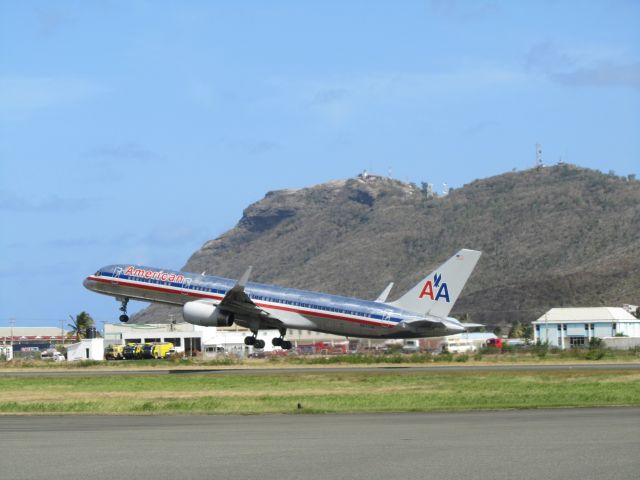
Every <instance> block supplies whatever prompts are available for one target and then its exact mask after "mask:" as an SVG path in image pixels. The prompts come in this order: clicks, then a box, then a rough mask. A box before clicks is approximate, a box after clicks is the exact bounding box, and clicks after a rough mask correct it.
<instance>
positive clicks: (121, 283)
mask: <svg viewBox="0 0 640 480" xmlns="http://www.w3.org/2000/svg"><path fill="white" fill-rule="evenodd" d="M87 278H88V279H89V280H93V281H94V282H100V283H105V284H108V285H118V286H125V287H131V288H140V289H143V290H151V291H154V292H162V293H173V294H175V295H178V296H179V297H194V298H203V299H210V300H222V299H223V298H224V296H222V295H212V294H206V293H203V292H191V291H189V290H184V289H181V288H180V287H159V286H157V285H140V284H139V283H129V282H130V280H122V279H119V280H116V279H113V278H111V279H107V278H104V277H94V276H93V275H92V276H89V277H87ZM185 303H186V302H185ZM253 303H255V304H256V305H257V306H258V307H261V308H270V309H273V310H283V311H285V312H293V313H299V314H301V315H309V316H311V317H319V318H329V319H332V320H342V321H346V322H355V323H361V324H364V325H372V326H374V327H385V328H393V327H394V326H395V324H394V325H389V324H386V323H378V322H376V321H374V320H362V319H359V318H349V317H341V316H338V315H332V314H330V313H323V312H316V311H311V312H310V311H308V310H300V309H297V308H291V307H284V306H282V305H272V304H266V303H257V302H253Z"/></svg>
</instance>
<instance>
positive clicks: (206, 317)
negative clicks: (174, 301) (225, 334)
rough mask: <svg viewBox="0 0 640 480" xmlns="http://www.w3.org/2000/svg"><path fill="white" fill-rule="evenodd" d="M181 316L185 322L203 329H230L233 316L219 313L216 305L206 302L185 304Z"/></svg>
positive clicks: (199, 301)
mask: <svg viewBox="0 0 640 480" xmlns="http://www.w3.org/2000/svg"><path fill="white" fill-rule="evenodd" d="M182 316H183V317H184V319H185V321H186V322H189V323H192V324H194V325H201V326H203V327H230V326H231V325H233V314H229V313H223V312H221V311H220V309H219V308H218V307H217V306H216V305H214V304H212V303H210V302H208V301H206V300H195V301H193V302H187V303H185V304H184V307H182Z"/></svg>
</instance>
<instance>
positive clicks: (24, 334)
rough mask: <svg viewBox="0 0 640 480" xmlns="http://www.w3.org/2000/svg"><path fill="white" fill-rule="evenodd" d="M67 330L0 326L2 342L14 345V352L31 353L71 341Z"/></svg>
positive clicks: (17, 354) (0, 340)
mask: <svg viewBox="0 0 640 480" xmlns="http://www.w3.org/2000/svg"><path fill="white" fill-rule="evenodd" d="M69 340H70V339H69V337H67V334H66V332H65V331H64V330H63V329H62V328H57V327H16V326H13V327H0V344H2V345H13V353H14V354H16V356H20V355H21V354H24V355H29V354H33V352H41V351H43V350H47V349H49V348H52V347H54V346H56V345H61V344H64V343H66V342H69Z"/></svg>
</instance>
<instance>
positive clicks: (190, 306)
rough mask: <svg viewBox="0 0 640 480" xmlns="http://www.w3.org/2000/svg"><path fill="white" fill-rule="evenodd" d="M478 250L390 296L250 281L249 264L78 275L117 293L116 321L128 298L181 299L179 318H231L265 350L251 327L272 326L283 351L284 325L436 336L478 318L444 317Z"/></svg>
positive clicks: (113, 268) (352, 333)
mask: <svg viewBox="0 0 640 480" xmlns="http://www.w3.org/2000/svg"><path fill="white" fill-rule="evenodd" d="M479 258H480V252H478V251H476V250H467V249H463V250H460V251H459V252H458V253H456V254H455V255H454V256H453V257H451V258H450V259H449V260H447V261H446V262H445V263H444V264H443V265H442V266H440V267H439V268H438V269H437V270H436V271H434V272H433V273H431V274H430V275H429V276H427V277H426V278H424V279H423V280H421V281H420V282H419V283H418V284H417V285H416V286H415V287H413V288H412V289H411V290H409V291H408V292H407V293H405V294H404V295H402V296H401V297H400V298H399V299H397V300H395V301H393V302H387V301H386V300H387V296H388V294H389V290H390V289H391V285H389V286H388V287H387V288H385V290H384V291H383V292H382V293H381V294H380V296H379V297H378V298H377V299H376V300H374V301H370V300H359V299H356V298H348V297H341V296H337V295H329V294H326V293H318V292H309V291H305V290H297V289H292V288H283V287H278V286H275V285H263V284H259V283H252V282H249V276H250V274H251V267H249V268H248V269H247V271H246V272H245V273H244V274H243V275H242V277H241V278H240V280H238V281H237V282H236V281H234V280H230V279H227V278H222V277H214V276H210V275H205V274H204V273H203V274H201V275H197V274H193V273H189V272H178V271H173V270H161V269H157V268H151V267H143V266H139V265H128V264H124V265H109V266H106V267H103V268H101V269H100V270H98V271H97V272H96V273H94V274H93V275H90V276H88V277H87V278H86V279H85V280H84V286H85V287H86V288H88V289H89V290H93V291H94V292H98V293H102V294H105V295H111V296H113V297H116V299H117V300H118V301H120V303H121V307H120V310H121V312H122V315H120V321H122V322H127V321H129V317H128V316H127V303H128V302H129V300H130V299H134V300H142V301H147V302H159V303H166V304H170V305H181V306H182V314H183V317H184V319H185V321H187V322H189V323H192V324H195V325H203V326H230V325H232V324H233V323H236V324H238V325H240V326H242V327H246V328H248V329H249V330H251V332H252V333H253V336H247V337H246V338H245V343H246V344H247V345H253V346H254V347H255V348H264V340H259V339H258V338H257V333H258V330H261V329H277V330H278V331H279V332H280V336H279V337H275V338H273V340H272V343H273V345H274V346H279V347H281V348H283V349H286V350H288V349H290V348H291V342H290V341H288V340H285V335H286V332H287V329H300V330H315V331H318V332H325V333H332V334H336V335H344V336H348V337H364V338H420V337H440V336H444V335H453V334H456V333H461V332H464V331H465V330H466V329H467V328H470V327H474V326H479V325H477V324H464V323H460V322H459V321H457V320H456V319H454V318H451V317H448V315H449V312H450V311H451V308H452V307H453V304H454V303H455V301H456V300H457V299H458V296H459V295H460V292H461V291H462V288H463V287H464V285H465V283H466V282H467V279H468V278H469V275H471V272H472V271H473V269H474V267H475V266H476V263H477V262H478V259H479Z"/></svg>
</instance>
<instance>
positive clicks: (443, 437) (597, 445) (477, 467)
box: [0, 407, 640, 480]
mask: <svg viewBox="0 0 640 480" xmlns="http://www.w3.org/2000/svg"><path fill="white" fill-rule="evenodd" d="M638 452H640V408H635V407H629V408H584V409H551V410H550V409H544V410H512V411H489V412H463V413H415V414H412V413H410V414H362V415H305V414H301V415H267V416H28V417H17V416H6V417H0V474H1V475H2V478H4V479H7V480H18V479H34V478H52V479H57V478H60V479H66V480H74V479H87V478H91V479H97V480H102V479H105V480H106V479H109V480H113V479H121V478H136V479H137V478H152V479H154V480H163V479H171V480H178V479H179V480H182V479H244V478H251V479H260V480H270V479H278V480H289V479H305V480H315V479H318V480H319V479H323V480H326V479H363V480H364V479H366V480H381V479H403V480H404V479H425V478H435V479H438V480H442V479H492V480H498V479H505V480H506V479H509V480H512V479H525V480H526V479H532V480H533V479H535V480H543V479H562V480H578V479H580V480H582V479H591V478H593V479H600V478H603V479H604V478H606V479H611V480H616V479H634V480H635V479H637V478H638V471H640V457H639V456H638Z"/></svg>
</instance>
